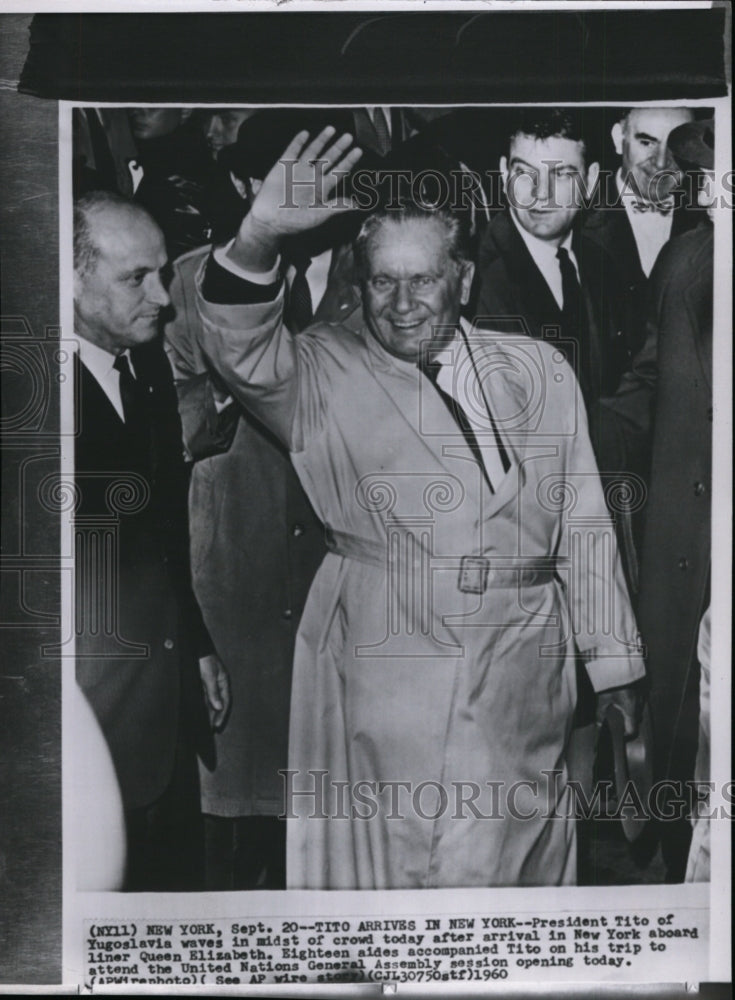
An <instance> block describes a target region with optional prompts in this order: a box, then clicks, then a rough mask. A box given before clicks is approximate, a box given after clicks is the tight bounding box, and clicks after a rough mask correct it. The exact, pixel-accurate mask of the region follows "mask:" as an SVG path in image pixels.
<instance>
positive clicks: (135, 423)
mask: <svg viewBox="0 0 735 1000" xmlns="http://www.w3.org/2000/svg"><path fill="white" fill-rule="evenodd" d="M113 368H114V369H115V371H117V372H118V373H119V375H120V399H121V400H122V408H123V416H124V418H125V426H126V427H127V428H128V429H129V430H130V431H131V432H132V433H134V434H139V435H140V434H145V433H146V431H147V429H148V408H147V407H148V401H147V399H146V391H145V386H143V385H142V384H141V382H140V381H139V380H138V379H137V378H135V376H134V375H133V373H132V371H131V369H130V362H129V361H128V356H127V354H118V356H117V357H116V358H115V362H114V364H113Z"/></svg>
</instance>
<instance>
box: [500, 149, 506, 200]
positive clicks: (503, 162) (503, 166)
mask: <svg viewBox="0 0 735 1000" xmlns="http://www.w3.org/2000/svg"><path fill="white" fill-rule="evenodd" d="M507 177H508V158H507V156H501V157H500V183H501V184H502V185H503V194H507V193H508V189H507V188H506V181H507Z"/></svg>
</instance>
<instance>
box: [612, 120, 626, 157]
mask: <svg viewBox="0 0 735 1000" xmlns="http://www.w3.org/2000/svg"><path fill="white" fill-rule="evenodd" d="M610 135H611V136H612V141H613V144H614V146H615V152H616V153H617V154H618V156H622V155H623V126H622V125H621V124H620V122H615V124H614V125H613V127H612V129H611V130H610Z"/></svg>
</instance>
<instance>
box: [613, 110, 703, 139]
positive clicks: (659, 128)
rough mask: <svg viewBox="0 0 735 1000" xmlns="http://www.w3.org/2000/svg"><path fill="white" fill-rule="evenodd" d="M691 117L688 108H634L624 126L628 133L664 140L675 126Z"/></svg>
mask: <svg viewBox="0 0 735 1000" xmlns="http://www.w3.org/2000/svg"><path fill="white" fill-rule="evenodd" d="M691 117H692V114H691V111H689V109H688V108H634V109H633V110H632V111H631V112H630V114H629V115H628V119H627V122H626V124H627V126H628V131H629V132H632V133H640V132H644V133H647V134H648V135H651V136H653V137H654V138H657V139H664V138H666V136H667V135H668V134H669V132H670V131H671V130H672V129H673V128H674V127H675V126H676V125H681V124H682V123H683V122H687V121H689V120H690V119H691Z"/></svg>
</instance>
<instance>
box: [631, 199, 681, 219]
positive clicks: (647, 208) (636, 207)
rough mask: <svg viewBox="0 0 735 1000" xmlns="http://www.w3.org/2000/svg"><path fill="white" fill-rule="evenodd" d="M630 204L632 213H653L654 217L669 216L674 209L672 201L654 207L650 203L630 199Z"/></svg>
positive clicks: (652, 203)
mask: <svg viewBox="0 0 735 1000" xmlns="http://www.w3.org/2000/svg"><path fill="white" fill-rule="evenodd" d="M631 204H632V206H633V211H634V212H636V213H639V214H644V213H645V212H654V213H655V214H656V215H669V214H670V213H671V212H672V211H673V208H674V201H673V199H671V200H670V201H664V202H661V203H659V204H658V205H656V204H654V202H652V201H643V200H642V199H641V198H633V199H631Z"/></svg>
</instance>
